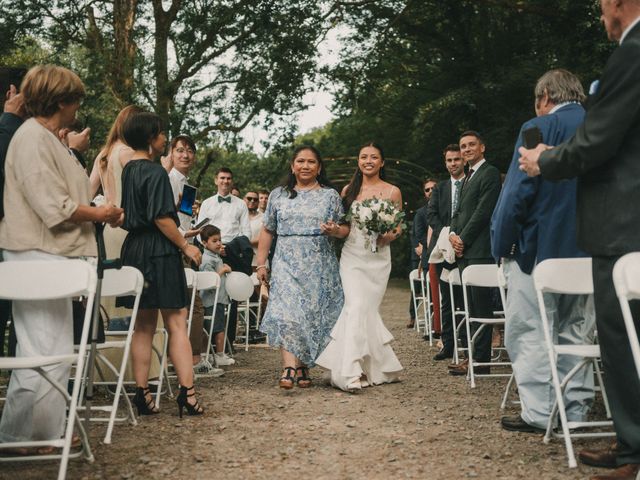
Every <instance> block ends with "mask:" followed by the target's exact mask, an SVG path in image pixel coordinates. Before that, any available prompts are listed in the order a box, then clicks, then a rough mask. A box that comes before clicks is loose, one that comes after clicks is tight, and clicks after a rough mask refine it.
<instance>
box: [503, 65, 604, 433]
mask: <svg viewBox="0 0 640 480" xmlns="http://www.w3.org/2000/svg"><path fill="white" fill-rule="evenodd" d="M583 100H584V92H583V90H582V85H581V84H580V80H579V79H578V78H577V77H576V76H575V75H573V74H572V73H570V72H568V71H566V70H551V71H549V72H547V73H545V74H544V75H543V76H542V77H540V79H539V80H538V82H537V84H536V87H535V110H536V115H537V117H536V118H534V119H532V120H529V121H528V122H525V123H524V125H522V128H521V129H520V134H519V135H518V139H517V141H516V146H515V150H514V154H513V159H512V161H511V165H510V167H509V171H508V173H507V177H506V179H505V182H504V185H503V188H502V192H501V194H500V198H499V199H498V204H497V205H496V208H495V210H494V212H493V216H492V218H491V252H492V254H493V256H494V258H496V259H497V260H500V259H502V263H503V269H504V274H505V277H506V280H507V288H508V291H509V295H508V296H507V304H506V306H505V308H506V317H507V322H506V324H505V338H504V341H505V346H506V347H507V351H508V352H509V358H510V359H511V361H512V363H513V372H514V374H515V378H516V383H517V385H518V393H519V395H520V401H521V414H520V415H516V416H509V417H503V418H502V422H501V423H502V427H503V428H505V429H507V430H513V431H521V432H535V431H537V430H541V429H544V428H546V426H547V424H548V422H549V416H550V415H551V409H552V407H553V395H554V394H553V391H552V390H553V386H552V385H551V383H550V381H549V379H550V378H551V370H550V365H549V360H548V357H547V352H546V349H545V348H544V332H543V327H542V319H541V316H540V311H539V308H538V304H537V300H536V292H535V288H534V284H533V277H532V275H531V272H532V270H533V268H534V266H535V264H536V263H539V262H541V261H543V260H545V259H548V258H567V257H583V256H586V254H585V253H583V252H582V251H581V250H579V249H578V246H577V241H576V188H577V183H576V180H575V179H570V180H562V181H559V182H551V181H549V180H545V179H543V178H541V177H535V178H532V177H528V176H527V175H526V173H524V172H522V171H520V169H519V166H520V165H519V163H518V159H519V157H520V154H519V153H518V149H519V148H520V147H521V146H522V142H523V134H522V132H524V131H525V130H527V129H529V128H532V127H537V128H539V129H540V132H541V133H542V141H543V142H544V143H545V144H547V145H558V144H560V143H562V142H564V141H565V140H567V139H568V138H571V137H572V136H573V134H574V133H575V131H576V129H577V128H578V126H579V125H580V124H581V123H582V122H583V120H584V115H585V111H584V109H583V108H582V105H580V102H581V101H583ZM547 302H548V307H547V311H548V312H549V320H550V321H552V322H554V323H555V325H557V328H558V338H559V341H560V343H563V344H572V343H573V344H582V343H589V341H590V340H592V339H593V331H594V327H595V315H594V311H593V303H592V299H591V298H590V296H586V295H583V296H574V295H553V296H549V298H548V299H547ZM579 361H580V358H579V357H573V356H569V355H563V356H560V357H559V358H558V370H559V372H560V378H563V377H564V376H566V374H567V373H568V372H569V371H570V370H571V369H572V368H573V367H575V366H576V365H577V364H578V363H579ZM593 396H594V392H593V372H592V370H591V369H587V368H585V369H583V370H582V371H581V373H580V374H577V375H576V376H574V377H573V379H572V381H571V382H570V383H569V384H568V386H567V389H566V391H565V404H566V406H567V416H568V418H569V421H575V422H582V421H585V420H586V417H587V413H588V412H589V408H590V407H591V404H592V403H593Z"/></svg>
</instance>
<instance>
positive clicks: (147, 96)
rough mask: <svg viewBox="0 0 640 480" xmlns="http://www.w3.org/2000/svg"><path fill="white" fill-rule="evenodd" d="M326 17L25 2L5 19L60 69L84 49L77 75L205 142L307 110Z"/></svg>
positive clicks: (309, 5)
mask: <svg viewBox="0 0 640 480" xmlns="http://www.w3.org/2000/svg"><path fill="white" fill-rule="evenodd" d="M3 9H4V7H3ZM322 9H323V2H309V1H304V0H236V1H232V0H172V1H170V2H167V1H162V0H150V1H149V2H140V1H139V0H111V1H107V0H59V1H58V2H56V3H55V6H52V5H51V2H50V1H48V0H16V1H15V2H12V3H11V4H9V5H7V15H6V18H11V19H13V21H14V22H15V28H14V29H13V30H12V31H11V34H12V35H13V36H14V37H15V36H16V35H20V34H22V35H26V34H27V33H29V34H30V35H34V36H36V37H37V38H40V39H41V40H42V41H43V42H44V43H46V44H47V45H49V46H50V48H51V50H52V52H53V55H52V57H51V58H52V59H53V60H54V61H56V60H60V59H61V58H63V57H65V55H66V53H67V52H68V50H69V48H71V47H74V46H75V47H82V49H83V51H84V55H85V58H83V59H80V60H81V61H80V62H78V64H76V65H73V67H76V69H77V70H80V71H82V72H83V73H86V76H84V77H83V79H85V80H86V81H87V84H88V85H89V86H90V88H91V89H92V90H93V91H95V92H105V91H106V92H108V95H109V96H110V97H111V98H112V99H113V100H114V101H115V103H116V105H115V109H119V108H121V107H122V106H124V105H125V104H128V103H132V102H137V103H144V104H147V105H148V106H149V107H150V108H152V109H153V110H154V111H156V112H157V113H158V114H159V115H160V116H161V117H162V118H163V119H165V120H166V121H167V124H168V125H169V126H170V131H171V133H173V134H177V133H179V132H183V131H188V132H189V133H191V135H192V136H194V137H195V138H196V139H199V140H201V139H205V138H206V137H207V136H208V134H209V133H212V132H218V133H220V134H222V135H229V134H231V135H233V134H235V133H237V132H239V131H241V130H242V129H243V128H244V127H246V126H247V125H248V124H249V123H250V122H251V121H252V120H253V119H254V118H255V117H256V115H258V114H259V113H261V112H266V113H267V114H280V115H285V114H288V113H290V112H293V111H295V110H297V109H299V108H301V98H302V96H303V95H304V93H305V92H306V90H307V89H308V88H309V85H310V84H309V81H308V80H309V79H313V77H314V75H315V70H316V68H315V64H316V48H315V44H316V43H317V42H318V41H319V38H320V37H321V36H322V34H323V32H324V29H323V25H324V22H325V19H326V16H325V13H326V12H324V13H323V11H322ZM7 23H8V22H7ZM3 25H4V24H3ZM2 31H3V29H2V28H0V32H2Z"/></svg>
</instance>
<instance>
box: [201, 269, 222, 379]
mask: <svg viewBox="0 0 640 480" xmlns="http://www.w3.org/2000/svg"><path fill="white" fill-rule="evenodd" d="M196 277H197V279H196V281H197V283H198V291H200V292H204V291H207V290H214V289H215V291H216V293H215V296H214V299H213V310H212V314H211V315H205V317H204V319H205V320H210V321H211V324H210V325H209V328H208V329H207V328H206V327H205V326H204V325H203V331H204V334H205V335H206V336H207V351H206V353H205V356H204V363H205V365H206V366H207V368H209V369H213V368H215V364H214V363H215V362H213V360H212V359H213V352H212V346H211V344H212V342H213V320H214V317H215V314H216V307H217V305H218V296H219V295H220V275H218V274H217V273H216V272H196Z"/></svg>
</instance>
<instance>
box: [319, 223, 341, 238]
mask: <svg viewBox="0 0 640 480" xmlns="http://www.w3.org/2000/svg"><path fill="white" fill-rule="evenodd" d="M320 231H321V232H322V233H324V234H325V235H329V236H331V237H337V236H338V235H339V234H340V225H338V224H337V223H336V222H334V221H333V220H329V221H327V222H326V223H321V224H320Z"/></svg>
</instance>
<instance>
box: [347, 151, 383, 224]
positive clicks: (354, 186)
mask: <svg viewBox="0 0 640 480" xmlns="http://www.w3.org/2000/svg"><path fill="white" fill-rule="evenodd" d="M366 147H373V148H375V149H376V150H378V152H380V158H381V159H382V161H383V162H384V152H383V151H382V147H381V146H380V145H378V144H377V143H375V142H367V143H365V144H364V145H362V146H361V147H360V148H359V149H358V159H359V158H360V152H361V151H362V149H363V148H366ZM378 175H379V176H380V179H381V180H384V179H385V178H386V174H385V171H384V165H383V166H382V167H380V172H379V174H378ZM361 188H362V170H360V165H356V171H355V173H354V174H353V176H352V177H351V180H350V181H349V183H348V184H347V188H346V190H345V192H344V199H343V200H342V204H343V205H344V211H345V212H348V211H349V208H350V207H351V204H352V203H353V202H354V200H355V199H356V198H357V197H358V195H359V194H360V189H361Z"/></svg>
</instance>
